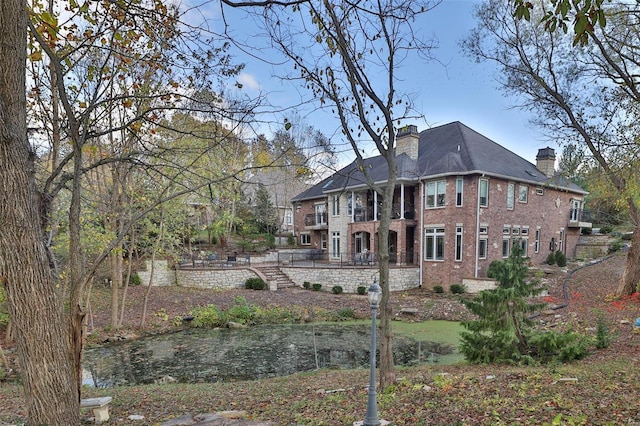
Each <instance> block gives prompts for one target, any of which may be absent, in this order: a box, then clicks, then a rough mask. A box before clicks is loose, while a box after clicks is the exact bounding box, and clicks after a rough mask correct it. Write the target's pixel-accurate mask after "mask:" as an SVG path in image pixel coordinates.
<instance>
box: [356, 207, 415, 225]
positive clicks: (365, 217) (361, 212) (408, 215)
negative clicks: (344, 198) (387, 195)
mask: <svg viewBox="0 0 640 426" xmlns="http://www.w3.org/2000/svg"><path fill="white" fill-rule="evenodd" d="M400 213H401V209H400V203H393V206H392V210H391V219H400V217H401V216H400ZM373 216H374V211H373V208H371V207H356V209H355V211H354V214H353V221H354V222H369V221H372V220H373ZM381 216H382V214H381V209H380V208H378V211H377V214H376V220H380V217H381ZM404 218H405V219H414V218H415V209H414V205H413V204H412V203H405V206H404Z"/></svg>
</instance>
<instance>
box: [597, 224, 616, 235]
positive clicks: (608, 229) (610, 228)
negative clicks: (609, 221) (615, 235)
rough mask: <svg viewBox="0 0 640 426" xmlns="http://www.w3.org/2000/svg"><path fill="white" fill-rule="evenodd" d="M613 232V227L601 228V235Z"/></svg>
mask: <svg viewBox="0 0 640 426" xmlns="http://www.w3.org/2000/svg"><path fill="white" fill-rule="evenodd" d="M611 231H613V227H612V226H611V225H604V226H601V227H600V233H601V234H609V233H610V232H611Z"/></svg>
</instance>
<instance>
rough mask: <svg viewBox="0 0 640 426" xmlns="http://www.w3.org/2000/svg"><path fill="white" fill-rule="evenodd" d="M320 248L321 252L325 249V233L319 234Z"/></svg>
mask: <svg viewBox="0 0 640 426" xmlns="http://www.w3.org/2000/svg"><path fill="white" fill-rule="evenodd" d="M320 248H321V249H322V250H326V249H327V234H326V233H325V232H323V233H322V234H320Z"/></svg>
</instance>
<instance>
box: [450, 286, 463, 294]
mask: <svg viewBox="0 0 640 426" xmlns="http://www.w3.org/2000/svg"><path fill="white" fill-rule="evenodd" d="M464 290H465V288H464V286H463V285H462V284H451V287H449V291H450V292H451V293H453V294H462V293H464Z"/></svg>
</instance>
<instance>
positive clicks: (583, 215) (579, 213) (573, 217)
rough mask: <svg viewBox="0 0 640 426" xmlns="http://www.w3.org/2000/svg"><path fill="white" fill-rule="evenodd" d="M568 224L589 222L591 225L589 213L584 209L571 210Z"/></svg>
mask: <svg viewBox="0 0 640 426" xmlns="http://www.w3.org/2000/svg"><path fill="white" fill-rule="evenodd" d="M569 222H570V223H576V222H589V223H591V222H592V220H591V212H590V211H589V210H586V209H571V211H570V212H569Z"/></svg>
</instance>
